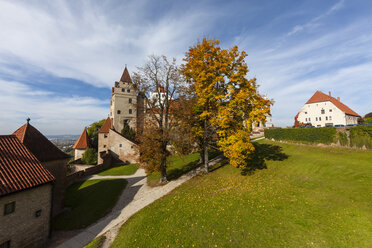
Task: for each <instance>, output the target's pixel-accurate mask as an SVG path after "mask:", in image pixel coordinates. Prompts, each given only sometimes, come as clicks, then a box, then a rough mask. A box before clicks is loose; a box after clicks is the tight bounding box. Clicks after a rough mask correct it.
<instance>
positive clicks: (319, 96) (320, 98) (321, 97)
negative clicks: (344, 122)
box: [306, 90, 360, 116]
mask: <svg viewBox="0 0 372 248" xmlns="http://www.w3.org/2000/svg"><path fill="white" fill-rule="evenodd" d="M326 101H330V102H332V103H333V104H334V105H335V106H336V107H337V108H339V109H340V110H341V111H342V112H344V113H345V114H348V115H354V116H360V115H358V114H357V113H356V112H354V111H353V110H352V109H351V108H349V107H348V106H346V105H345V104H343V103H342V102H340V101H339V100H337V99H336V98H334V97H332V96H330V95H327V94H324V93H323V92H321V91H319V90H317V91H316V92H315V94H314V95H313V96H312V97H311V98H310V99H309V100H308V101H307V102H306V104H308V103H316V102H326Z"/></svg>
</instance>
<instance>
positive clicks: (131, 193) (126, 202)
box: [58, 156, 222, 248]
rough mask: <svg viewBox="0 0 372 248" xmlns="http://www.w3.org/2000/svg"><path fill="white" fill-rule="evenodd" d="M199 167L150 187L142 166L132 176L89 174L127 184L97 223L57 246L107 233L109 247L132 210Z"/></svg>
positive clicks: (76, 247)
mask: <svg viewBox="0 0 372 248" xmlns="http://www.w3.org/2000/svg"><path fill="white" fill-rule="evenodd" d="M221 159H222V156H218V157H216V158H215V159H213V160H211V161H210V165H214V164H216V163H218V162H219V161H220V160H221ZM200 171H201V169H200V167H199V168H196V169H194V170H192V171H190V172H188V173H186V174H185V175H183V176H181V177H179V178H178V179H176V180H174V181H170V182H169V183H167V184H165V185H163V186H158V187H149V186H148V185H147V183H146V174H145V171H144V170H143V169H138V170H137V172H136V173H135V174H134V175H131V176H97V175H94V176H90V177H88V178H87V179H88V180H91V179H110V178H112V179H114V178H115V179H119V178H122V179H126V180H127V181H128V185H127V186H126V188H125V189H124V190H123V192H122V194H121V195H120V197H119V200H118V202H117V203H116V205H115V206H114V208H113V209H112V211H111V213H110V214H108V215H106V216H105V217H103V218H102V219H100V220H99V221H98V222H97V223H95V224H93V225H91V226H89V227H88V228H86V229H84V230H82V231H81V232H80V233H79V234H77V235H75V236H74V237H72V238H71V239H69V240H67V241H65V242H64V243H62V244H60V245H59V246H58V247H60V248H80V247H84V246H85V245H87V244H88V243H90V242H91V241H92V240H93V239H95V238H96V237H98V236H100V235H103V234H104V235H105V236H106V241H105V244H104V247H109V246H110V245H111V244H112V242H113V241H114V240H115V237H116V236H117V234H118V232H119V229H120V227H121V226H122V225H123V224H124V223H125V222H126V221H127V220H128V219H129V217H131V216H132V215H133V214H135V213H136V212H138V211H139V210H141V209H142V208H144V207H146V206H147V205H149V204H151V203H152V202H154V201H156V200H157V199H159V198H161V197H163V196H164V195H166V194H168V193H169V192H171V191H172V190H174V189H175V188H177V187H178V186H180V185H181V184H183V183H184V182H186V181H187V180H189V179H190V178H192V177H194V176H195V175H197V174H198V173H199V172H200Z"/></svg>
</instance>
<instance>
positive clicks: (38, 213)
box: [35, 209, 41, 218]
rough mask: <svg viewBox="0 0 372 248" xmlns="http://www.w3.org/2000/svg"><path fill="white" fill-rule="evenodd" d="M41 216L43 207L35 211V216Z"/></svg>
mask: <svg viewBox="0 0 372 248" xmlns="http://www.w3.org/2000/svg"><path fill="white" fill-rule="evenodd" d="M40 216H41V209H39V210H37V211H36V212H35V217H36V218H37V217H40Z"/></svg>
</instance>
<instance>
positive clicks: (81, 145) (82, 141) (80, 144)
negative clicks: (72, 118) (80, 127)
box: [72, 128, 89, 149]
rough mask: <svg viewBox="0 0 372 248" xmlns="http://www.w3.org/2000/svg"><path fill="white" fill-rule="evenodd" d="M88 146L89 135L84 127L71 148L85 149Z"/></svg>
mask: <svg viewBox="0 0 372 248" xmlns="http://www.w3.org/2000/svg"><path fill="white" fill-rule="evenodd" d="M88 147H89V137H88V132H87V130H86V129H85V128H84V131H83V132H82V133H81V135H80V137H79V139H78V140H77V141H76V143H75V145H73V147H72V148H73V149H87V148H88Z"/></svg>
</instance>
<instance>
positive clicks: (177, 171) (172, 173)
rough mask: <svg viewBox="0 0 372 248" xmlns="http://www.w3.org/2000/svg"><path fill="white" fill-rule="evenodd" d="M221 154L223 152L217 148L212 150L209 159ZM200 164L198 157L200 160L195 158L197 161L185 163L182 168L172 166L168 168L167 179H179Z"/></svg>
mask: <svg viewBox="0 0 372 248" xmlns="http://www.w3.org/2000/svg"><path fill="white" fill-rule="evenodd" d="M220 154H222V152H220V151H217V150H212V151H210V152H209V160H212V159H214V158H215V157H217V156H218V155H220ZM200 165H201V164H200V161H199V159H198V160H195V161H192V162H190V163H188V164H185V165H183V166H182V167H181V168H170V169H168V170H167V179H168V180H169V181H170V180H174V179H177V178H179V177H180V176H182V175H184V174H185V173H187V172H189V171H191V170H193V169H195V168H197V167H199V166H200Z"/></svg>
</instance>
